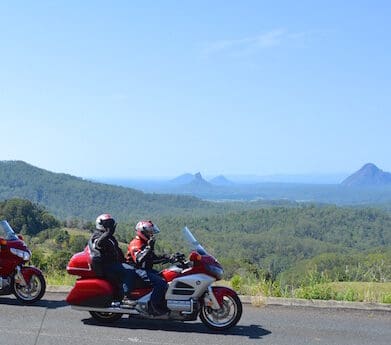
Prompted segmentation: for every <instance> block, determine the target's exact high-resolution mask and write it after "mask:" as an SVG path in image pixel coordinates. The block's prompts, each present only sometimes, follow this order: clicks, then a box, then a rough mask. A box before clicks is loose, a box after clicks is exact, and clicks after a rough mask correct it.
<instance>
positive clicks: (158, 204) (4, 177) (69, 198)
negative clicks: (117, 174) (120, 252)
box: [0, 161, 222, 220]
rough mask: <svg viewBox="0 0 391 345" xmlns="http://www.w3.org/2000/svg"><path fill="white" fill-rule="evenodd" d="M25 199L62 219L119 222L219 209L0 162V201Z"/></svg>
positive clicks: (182, 198) (186, 198)
mask: <svg viewBox="0 0 391 345" xmlns="http://www.w3.org/2000/svg"><path fill="white" fill-rule="evenodd" d="M15 197H18V198H24V199H28V200H30V201H32V202H36V203H38V204H41V205H43V206H45V207H46V208H47V209H48V210H49V211H50V212H51V213H53V214H54V215H55V216H58V217H61V218H84V219H89V220H91V219H95V217H96V215H98V214H100V213H102V212H111V213H113V214H114V215H116V217H117V218H118V219H123V220H127V219H129V217H131V216H136V217H151V216H152V215H154V216H156V215H163V214H166V215H169V214H177V213H180V214H183V215H186V214H188V215H190V214H193V213H194V212H196V213H201V214H202V213H205V212H210V211H214V212H219V210H222V207H221V205H215V204H214V203H210V202H205V201H202V200H199V199H197V198H195V197H190V196H177V195H159V194H148V193H143V192H141V191H138V190H135V189H131V188H125V187H119V186H112V185H108V184H103V183H95V182H91V181H87V180H84V179H82V178H79V177H75V176H71V175H68V174H61V173H53V172H50V171H47V170H44V169H40V168H37V167H34V166H32V165H30V164H27V163H25V162H23V161H1V162H0V200H6V199H11V198H15Z"/></svg>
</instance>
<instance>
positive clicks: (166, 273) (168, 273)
mask: <svg viewBox="0 0 391 345" xmlns="http://www.w3.org/2000/svg"><path fill="white" fill-rule="evenodd" d="M181 275H182V274H181V273H180V272H177V271H172V270H170V269H165V270H163V271H162V276H163V278H164V279H165V280H166V282H170V281H172V280H173V279H175V278H177V277H179V276H181Z"/></svg>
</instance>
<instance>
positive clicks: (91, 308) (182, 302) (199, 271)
mask: <svg viewBox="0 0 391 345" xmlns="http://www.w3.org/2000/svg"><path fill="white" fill-rule="evenodd" d="M183 234H184V236H185V238H186V239H187V240H188V242H189V243H190V244H191V245H192V248H193V250H192V252H191V254H190V256H189V260H185V256H184V255H183V254H179V253H178V254H176V255H175V263H176V264H175V265H173V266H171V267H170V268H168V269H164V270H163V271H161V272H160V274H161V275H162V277H163V278H164V279H165V280H166V281H167V283H168V290H167V292H166V295H165V298H166V301H167V307H168V309H169V310H170V312H169V313H168V314H165V315H161V316H154V315H151V314H149V313H148V301H149V300H150V298H151V291H152V287H151V286H145V285H144V284H145V283H144V282H142V281H141V280H140V284H141V285H140V286H138V287H137V285H136V288H135V289H134V290H133V291H132V293H131V298H130V299H125V300H122V301H120V302H116V298H115V296H118V288H117V287H116V286H115V284H113V283H111V282H109V281H108V280H105V279H103V278H101V277H97V276H96V274H95V272H94V271H93V270H92V268H91V258H90V253H89V249H88V246H87V247H86V248H85V249H84V251H83V252H80V253H77V254H75V255H73V257H72V258H71V260H70V261H69V263H68V267H67V271H68V273H69V274H73V275H77V276H79V278H78V279H77V281H76V284H75V286H74V287H73V289H72V290H71V291H70V293H69V295H68V296H67V298H66V301H67V302H68V303H69V304H70V305H71V306H72V308H73V309H77V310H82V311H88V312H89V313H90V314H91V316H92V317H93V318H94V319H96V320H97V321H100V322H113V321H116V320H119V319H120V318H121V317H122V315H123V314H129V315H137V317H139V318H140V317H141V318H146V319H169V320H181V321H194V320H196V319H197V317H198V315H199V316H200V319H201V321H202V322H203V323H204V324H205V325H206V326H207V327H209V328H211V329H213V330H226V329H228V328H231V327H233V326H235V325H236V324H237V323H238V321H239V320H240V317H241V315H242V303H241V301H240V299H239V297H238V295H237V294H236V292H235V291H233V290H231V289H229V288H227V287H222V286H212V283H214V282H215V281H216V280H220V279H221V278H222V275H223V269H222V267H221V265H220V264H219V262H218V261H217V260H216V259H215V258H214V257H213V256H211V255H209V254H208V253H207V252H206V251H205V249H204V248H203V247H202V246H201V245H200V244H199V243H198V241H197V240H196V239H195V238H194V236H193V234H192V233H191V232H190V230H189V229H188V228H187V227H185V228H184V229H183Z"/></svg>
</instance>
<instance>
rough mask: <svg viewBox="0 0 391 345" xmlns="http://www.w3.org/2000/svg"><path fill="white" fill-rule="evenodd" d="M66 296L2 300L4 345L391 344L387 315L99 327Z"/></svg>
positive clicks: (275, 309)
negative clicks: (227, 325)
mask: <svg viewBox="0 0 391 345" xmlns="http://www.w3.org/2000/svg"><path fill="white" fill-rule="evenodd" d="M64 298H65V294H60V293H47V294H45V296H44V298H43V300H42V301H40V302H39V303H38V304H36V305H34V306H21V305H19V304H18V302H17V301H16V300H15V299H14V298H13V297H12V296H0V345H48V344H53V345H74V344H78V345H86V344H93V345H117V344H118V345H119V344H121V345H123V344H129V345H133V344H138V345H153V344H161V345H182V344H183V345H185V344H186V345H201V344H202V345H204V344H213V345H223V344H224V345H231V344H232V345H242V344H243V345H246V344H280V345H285V344H289V345H296V344H297V345H303V344H325V345H326V344H327V345H333V344H336V345H341V344H352V345H353V344H354V345H361V344H363V345H364V344H365V345H368V344H376V345H381V344H384V345H385V344H387V345H389V344H391V313H390V312H387V311H368V310H346V309H324V308H321V309H318V308H303V307H281V306H266V307H263V308H256V307H252V306H250V305H245V306H244V311H243V316H242V319H241V321H239V324H238V325H237V326H236V327H234V328H232V329H231V330H229V331H226V332H224V333H216V332H213V331H210V330H208V329H207V328H206V327H205V326H204V325H203V324H202V323H201V321H199V320H198V321H195V322H189V323H182V322H171V321H150V320H138V319H134V318H128V317H125V316H124V317H122V319H121V320H119V321H117V322H116V323H114V324H111V325H99V324H97V323H96V322H95V321H94V320H93V319H92V318H90V315H89V314H88V313H87V312H80V311H76V310H73V309H71V308H70V307H69V306H68V305H67V304H66V303H65V302H64Z"/></svg>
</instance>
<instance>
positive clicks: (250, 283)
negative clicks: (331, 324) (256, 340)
mask: <svg viewBox="0 0 391 345" xmlns="http://www.w3.org/2000/svg"><path fill="white" fill-rule="evenodd" d="M45 279H46V283H47V284H48V285H63V286H73V285H74V284H75V281H76V276H72V275H69V274H67V273H66V272H62V271H54V272H50V273H47V274H45ZM217 285H225V286H229V287H231V288H233V289H234V290H235V291H236V292H237V293H238V294H240V295H249V296H253V297H254V301H259V303H260V304H262V303H263V301H264V297H265V296H272V297H295V298H305V299H322V300H336V301H350V302H374V303H391V282H386V283H375V282H373V283H371V282H325V283H312V284H309V285H306V286H302V287H300V288H298V289H295V290H288V289H282V288H281V287H280V286H279V285H278V284H277V283H272V282H270V281H264V280H261V281H254V280H248V279H243V278H242V277H240V276H238V275H235V276H234V277H233V278H232V279H231V280H230V281H226V280H222V281H219V282H217Z"/></svg>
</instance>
